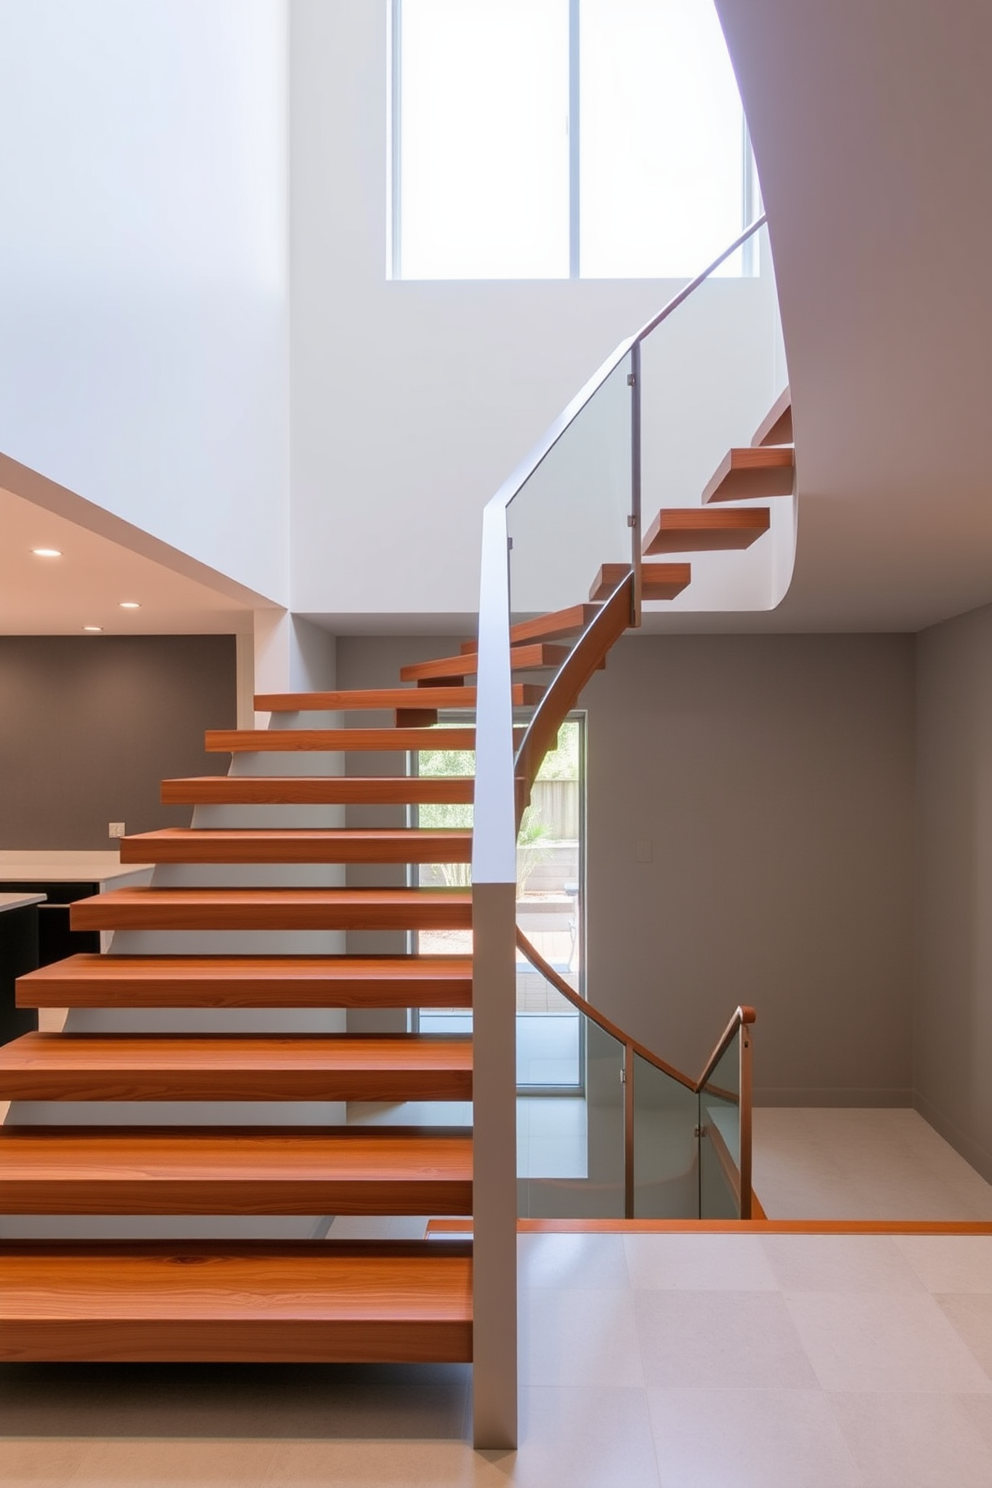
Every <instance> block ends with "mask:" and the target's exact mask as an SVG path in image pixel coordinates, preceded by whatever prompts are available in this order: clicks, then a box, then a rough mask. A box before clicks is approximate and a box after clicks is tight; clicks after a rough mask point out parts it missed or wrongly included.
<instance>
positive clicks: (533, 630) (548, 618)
mask: <svg viewBox="0 0 992 1488" xmlns="http://www.w3.org/2000/svg"><path fill="white" fill-rule="evenodd" d="M598 610H599V606H598V605H595V604H578V605H570V606H569V608H568V609H566V610H552V611H550V612H549V613H548V614H547V615H537V616H536V617H535V618H534V619H533V620H521V621H519V622H518V623H517V624H516V625H511V626H510V644H511V645H512V646H518V645H524V644H526V643H527V642H528V641H559V640H564V639H565V638H566V637H568V636H576V635H580V634H581V632H582V631H584V630H585V629H586V627H587V626H588V625H590V624H591V623H592V621H593V620H594V619H595V617H596V614H597V612H598ZM478 649H479V638H478V636H475V637H474V638H473V639H472V640H468V641H463V642H462V645H461V651H462V654H463V655H466V654H467V653H468V652H470V651H478Z"/></svg>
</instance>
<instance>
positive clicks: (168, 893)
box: [70, 888, 472, 930]
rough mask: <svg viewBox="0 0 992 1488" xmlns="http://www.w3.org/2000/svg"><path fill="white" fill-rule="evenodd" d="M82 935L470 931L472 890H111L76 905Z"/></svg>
mask: <svg viewBox="0 0 992 1488" xmlns="http://www.w3.org/2000/svg"><path fill="white" fill-rule="evenodd" d="M70 923H71V925H72V928H73V929H74V930H332V929H333V930H342V929H345V930H346V929H355V930H363V929H365V930H371V929H374V930H404V929H438V930H455V929H468V928H470V927H471V924H472V894H471V891H470V890H464V889H447V888H444V889H442V888H437V889H435V888H431V889H338V888H329V889H322V888H317V889H296V888H294V889H273V888H260V889H256V888H252V889H198V888H188V889H187V888H183V889H156V888H135V889H111V890H109V892H107V893H105V894H94V895H93V896H92V897H91V898H89V899H77V900H76V901H75V903H74V904H72V906H71V908H70Z"/></svg>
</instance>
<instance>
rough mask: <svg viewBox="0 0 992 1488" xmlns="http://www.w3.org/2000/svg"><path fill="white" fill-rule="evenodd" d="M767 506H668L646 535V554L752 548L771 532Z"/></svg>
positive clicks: (657, 517)
mask: <svg viewBox="0 0 992 1488" xmlns="http://www.w3.org/2000/svg"><path fill="white" fill-rule="evenodd" d="M770 522H771V513H770V512H769V510H768V508H767V507H765V506H740V507H713V506H710V507H702V508H696V507H666V508H664V509H663V510H662V511H660V512H659V513H658V515H657V516H656V517H655V519H654V521H653V522H652V523H651V526H650V527H649V528H648V530H647V534H646V536H645V538H644V553H645V556H646V557H647V556H650V555H652V554H655V553H690V552H691V553H714V552H727V551H730V550H739V549H742V548H749V547H750V546H751V544H752V543H753V542H756V541H757V539H758V538H759V537H760V536H761V535H762V533H764V532H767V531H768V528H769V525H770Z"/></svg>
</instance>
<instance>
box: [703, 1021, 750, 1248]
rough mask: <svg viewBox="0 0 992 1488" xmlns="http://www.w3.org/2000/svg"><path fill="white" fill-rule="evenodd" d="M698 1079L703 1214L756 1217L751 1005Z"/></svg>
mask: <svg viewBox="0 0 992 1488" xmlns="http://www.w3.org/2000/svg"><path fill="white" fill-rule="evenodd" d="M741 1014H742V1016H741V1019H740V1021H739V1022H738V1023H737V1024H736V1026H733V1027H732V1028H731V1029H728V1032H727V1034H726V1035H725V1036H724V1037H725V1042H726V1047H725V1048H724V1049H723V1050H722V1052H721V1053H720V1054H719V1056H718V1057H716V1058H714V1059H712V1060H711V1061H710V1064H709V1066H708V1067H707V1069H706V1071H705V1072H704V1074H703V1076H702V1077H701V1079H700V1081H699V1213H700V1216H701V1218H703V1219H740V1218H750V1217H751V1206H752V1193H751V1031H750V1023H751V1021H753V1016H754V1015H753V1012H752V1010H751V1009H743V1010H741Z"/></svg>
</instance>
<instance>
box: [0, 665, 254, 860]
mask: <svg viewBox="0 0 992 1488" xmlns="http://www.w3.org/2000/svg"><path fill="white" fill-rule="evenodd" d="M236 690H237V689H236V680H235V639H234V637H233V636H223V635H212V636H2V637H0V848H20V849H32V848H38V849H62V850H64V851H73V850H78V851H83V850H87V849H91V850H96V851H100V850H103V851H107V850H108V849H110V848H111V847H113V843H112V842H111V841H110V839H109V838H108V835H107V824H108V823H109V822H111V821H123V822H124V823H125V825H126V827H127V830H128V832H147V831H151V830H153V829H154V828H156V827H165V826H184V825H188V824H189V819H190V809H189V808H188V807H163V806H161V805H160V804H159V782H160V780H161V779H163V778H164V777H166V776H173V775H221V774H226V772H227V768H228V764H229V762H230V757H229V756H228V755H224V754H213V755H208V754H205V753H204V750H203V731H204V729H205V728H233V727H235V724H236Z"/></svg>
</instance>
